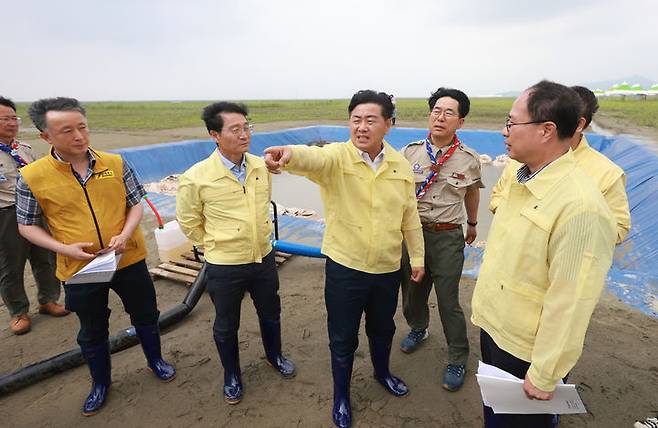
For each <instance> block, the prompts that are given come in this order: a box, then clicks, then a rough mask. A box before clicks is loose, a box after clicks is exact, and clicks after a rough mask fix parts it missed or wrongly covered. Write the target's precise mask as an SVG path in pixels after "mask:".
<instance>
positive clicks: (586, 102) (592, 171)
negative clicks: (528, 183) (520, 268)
mask: <svg viewBox="0 0 658 428" xmlns="http://www.w3.org/2000/svg"><path fill="white" fill-rule="evenodd" d="M571 89H573V90H574V91H576V92H577V93H578V95H579V96H580V98H581V100H582V102H583V111H582V114H581V117H580V120H579V122H578V128H577V129H576V133H575V134H574V135H573V138H572V139H571V142H570V146H571V150H573V155H574V157H575V158H576V163H577V164H578V167H579V168H580V169H582V170H583V172H584V173H585V174H587V175H588V176H589V177H590V178H591V179H592V180H594V183H596V185H597V186H598V188H599V190H600V191H601V193H602V194H603V197H604V198H605V201H606V202H607V204H608V207H610V210H611V211H612V214H613V216H614V217H615V221H616V222H617V244H620V243H621V242H622V241H623V240H624V238H626V235H628V231H629V230H630V228H631V213H630V211H629V209H628V197H627V196H626V175H625V174H624V170H623V169H621V168H620V167H619V166H617V165H616V164H615V163H614V162H612V161H611V160H610V159H608V158H607V157H605V156H604V155H603V154H601V153H600V152H598V151H596V150H594V149H593V148H592V147H590V145H589V144H588V142H587V137H585V134H584V131H585V129H587V128H588V127H589V125H590V123H591V122H592V117H593V116H594V114H595V113H596V112H597V111H598V109H599V103H598V100H597V99H596V95H594V93H593V92H592V91H590V90H589V89H587V88H585V87H583V86H572V87H571ZM521 166H522V165H521V164H520V163H519V162H517V161H515V160H513V159H510V161H509V162H508V164H507V166H505V169H504V170H503V173H502V175H501V176H500V179H499V180H498V182H497V183H496V185H495V186H494V188H493V190H492V192H491V200H490V201H489V210H490V211H491V212H493V213H495V212H496V208H498V205H500V203H501V199H504V198H505V197H506V196H507V194H506V191H507V190H508V189H509V187H508V186H507V185H508V183H509V181H510V180H515V179H516V173H517V171H518V169H519V168H520V167H521Z"/></svg>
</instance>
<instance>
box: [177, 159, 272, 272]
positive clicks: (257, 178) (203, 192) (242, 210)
mask: <svg viewBox="0 0 658 428" xmlns="http://www.w3.org/2000/svg"><path fill="white" fill-rule="evenodd" d="M245 156H246V162H247V176H246V178H245V182H244V186H243V185H242V184H241V183H240V182H239V181H238V179H237V178H235V175H233V173H232V172H231V171H230V170H229V169H228V168H227V167H226V165H224V163H223V162H222V160H221V158H220V157H219V152H218V151H217V150H215V151H214V152H213V153H212V154H211V155H210V156H209V157H208V158H207V159H204V160H203V161H201V162H199V163H197V164H195V165H193V166H192V167H191V168H190V169H188V170H187V171H185V173H184V174H182V175H181V176H180V179H179V184H178V193H177V194H176V219H177V220H178V223H179V224H180V227H181V230H182V231H183V232H184V233H185V235H187V237H188V238H190V240H191V241H192V242H193V243H194V244H195V245H201V246H203V247H204V251H205V254H204V257H205V259H206V260H207V261H208V262H210V263H213V264H222V265H237V264H246V263H260V262H261V261H262V259H263V257H265V256H266V255H267V254H269V253H270V251H272V244H271V242H270V240H271V236H272V219H271V217H270V198H271V195H272V182H271V177H270V174H269V172H268V171H267V168H266V167H265V162H263V160H262V159H261V158H259V157H257V156H253V155H251V154H249V153H246V154H245Z"/></svg>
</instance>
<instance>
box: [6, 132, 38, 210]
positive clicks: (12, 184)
mask: <svg viewBox="0 0 658 428" xmlns="http://www.w3.org/2000/svg"><path fill="white" fill-rule="evenodd" d="M18 155H19V156H20V157H22V158H23V159H25V161H26V162H34V161H35V160H36V158H35V157H34V153H32V147H31V146H29V145H28V144H25V143H21V142H18ZM17 176H18V165H16V161H15V160H14V158H13V157H11V155H10V154H9V153H5V152H3V151H2V150H0V208H6V207H10V206H12V205H15V204H16V178H17Z"/></svg>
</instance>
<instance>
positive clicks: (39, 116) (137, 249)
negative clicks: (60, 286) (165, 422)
mask: <svg viewBox="0 0 658 428" xmlns="http://www.w3.org/2000/svg"><path fill="white" fill-rule="evenodd" d="M28 113H29V115H30V118H31V119H32V121H33V122H34V125H35V126H36V127H37V129H38V130H39V131H40V132H41V134H40V136H41V138H42V139H44V140H45V141H46V142H48V143H49V144H50V145H51V146H52V147H51V150H50V153H49V154H48V155H46V156H44V157H43V158H41V159H39V160H37V161H35V162H32V163H30V164H28V165H26V166H25V167H23V168H22V169H21V170H20V175H19V177H18V181H17V183H16V219H17V222H18V228H19V232H20V233H21V235H23V237H25V238H26V239H27V240H28V241H30V242H32V243H33V244H35V245H39V246H41V247H44V248H47V249H49V250H51V251H53V252H55V253H57V272H56V275H57V277H58V278H59V279H60V280H61V281H67V280H68V279H70V278H71V277H72V276H73V275H74V274H75V273H76V272H77V271H79V270H80V269H81V268H82V267H84V266H85V265H86V264H87V263H89V261H91V260H92V259H93V258H94V257H95V256H96V254H99V253H105V252H108V251H115V252H116V253H117V254H121V260H120V261H119V264H118V269H117V271H116V273H115V274H114V277H113V278H112V280H111V281H110V282H102V283H86V284H66V283H65V284H64V292H65V296H66V297H65V303H66V308H67V309H69V310H70V311H72V312H75V314H76V315H77V316H78V318H79V319H80V331H79V333H78V344H79V345H80V348H81V350H82V354H83V356H84V357H85V360H86V361H87V365H88V366H89V371H90V372H91V377H92V381H93V382H92V389H91V392H90V393H89V396H88V397H87V399H86V400H85V402H84V405H83V410H82V412H83V413H82V414H83V415H85V416H91V415H94V414H96V413H97V412H98V411H99V410H100V408H101V407H102V406H103V404H104V403H105V399H106V397H107V393H108V389H109V387H110V383H111V375H110V374H111V364H110V349H109V343H108V322H109V318H110V309H109V308H108V307H107V303H108V293H109V290H110V289H112V290H114V292H115V293H117V294H118V295H119V297H120V298H121V301H122V302H123V305H124V307H125V308H126V312H128V314H129V315H130V320H131V322H132V324H133V326H134V327H135V331H136V334H137V336H138V338H139V340H140V342H141V344H142V348H143V350H144V355H145V356H146V360H147V363H148V367H149V368H150V369H151V371H152V372H153V373H154V374H155V375H156V376H157V377H158V378H159V379H161V380H163V381H170V380H172V379H173V378H174V377H175V376H176V370H175V369H174V367H173V366H171V365H169V364H168V363H167V362H165V361H164V360H163V359H162V354H161V350H160V330H159V328H158V316H159V312H158V308H157V304H156V298H155V288H154V287H153V281H152V280H151V276H150V275H149V273H148V269H147V267H146V262H145V261H144V258H145V257H146V245H145V244H144V237H143V236H142V232H141V230H140V229H139V222H140V220H141V218H142V214H143V207H142V204H141V203H140V201H141V199H142V196H144V194H145V191H144V188H143V187H142V185H141V184H140V183H139V181H137V178H136V177H135V174H134V172H133V171H132V169H131V168H130V167H129V166H128V165H126V164H125V163H124V162H123V160H122V159H121V157H120V156H118V155H114V154H110V153H105V152H100V151H97V150H94V149H93V148H91V147H90V146H89V129H88V127H87V117H86V112H85V109H84V108H83V107H82V106H81V105H80V103H79V102H78V101H77V100H75V99H73V98H63V97H60V98H47V99H41V100H38V101H36V102H34V103H33V104H32V105H31V106H30V108H29V110H28ZM42 218H45V220H46V223H47V225H48V229H49V231H50V233H48V231H46V230H45V229H43V228H42V227H41V226H39V222H40V221H41V219H42Z"/></svg>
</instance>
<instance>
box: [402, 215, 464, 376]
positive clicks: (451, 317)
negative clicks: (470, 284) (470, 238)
mask: <svg viewBox="0 0 658 428" xmlns="http://www.w3.org/2000/svg"><path fill="white" fill-rule="evenodd" d="M423 238H424V239H425V276H423V279H422V280H421V281H420V282H419V283H412V282H411V266H410V265H409V255H408V254H407V251H406V248H405V249H404V250H403V252H402V264H401V265H402V308H403V311H404V317H405V319H406V320H407V324H409V327H410V328H412V329H413V330H417V331H420V330H425V329H427V327H428V326H429V321H430V319H429V307H428V305H427V300H428V298H429V294H430V291H431V290H432V285H434V292H435V293H436V300H437V304H438V307H439V316H440V317H441V324H442V326H443V334H444V335H445V338H446V342H447V343H448V363H449V364H466V361H467V360H468V351H469V348H468V337H467V335H466V318H465V317H464V311H463V310H462V307H461V305H460V304H459V280H460V279H461V276H462V268H463V266H464V231H463V229H462V228H461V227H459V228H457V229H452V230H441V231H438V232H436V231H432V230H426V229H423Z"/></svg>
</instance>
